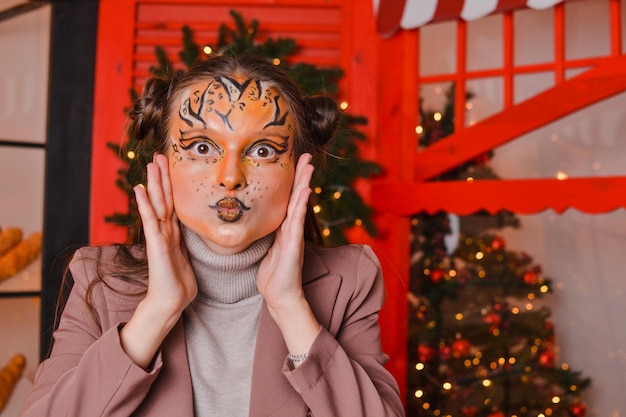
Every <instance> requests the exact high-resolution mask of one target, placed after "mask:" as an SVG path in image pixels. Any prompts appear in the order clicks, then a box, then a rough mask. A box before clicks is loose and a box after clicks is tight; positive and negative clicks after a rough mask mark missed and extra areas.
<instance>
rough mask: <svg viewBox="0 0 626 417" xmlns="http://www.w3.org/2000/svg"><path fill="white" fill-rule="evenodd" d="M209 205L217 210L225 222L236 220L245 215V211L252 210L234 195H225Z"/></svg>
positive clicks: (218, 215)
mask: <svg viewBox="0 0 626 417" xmlns="http://www.w3.org/2000/svg"><path fill="white" fill-rule="evenodd" d="M209 207H211V208H212V209H213V210H215V212H216V214H217V217H219V218H220V220H222V221H225V222H236V221H237V220H239V219H240V218H241V216H243V212H244V211H248V210H250V207H246V205H245V204H243V203H242V202H241V201H239V200H238V199H236V198H232V197H224V198H222V199H221V200H220V201H218V202H217V203H215V205H212V206H209Z"/></svg>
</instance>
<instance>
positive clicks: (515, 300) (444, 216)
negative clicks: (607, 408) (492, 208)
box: [407, 85, 590, 417]
mask: <svg viewBox="0 0 626 417" xmlns="http://www.w3.org/2000/svg"><path fill="white" fill-rule="evenodd" d="M446 97H447V102H446V106H445V108H444V109H443V111H439V112H436V111H432V110H426V109H424V106H423V103H420V113H421V114H420V116H421V120H422V128H423V131H422V134H421V136H420V146H421V147H428V146H430V145H432V144H433V143H434V142H436V141H438V140H441V139H443V138H444V137H446V136H447V135H449V134H450V133H452V131H453V130H454V123H453V120H454V113H453V110H454V85H452V87H451V88H450V89H449V90H448V91H447V92H446ZM470 98H471V95H468V96H467V97H466V99H468V100H469V99H470ZM490 158H491V154H487V155H483V156H481V157H480V158H477V159H475V160H474V161H470V162H468V163H466V164H464V165H463V166H461V167H458V168H457V169H455V170H453V171H451V172H447V173H445V174H444V175H442V176H441V177H439V178H438V180H451V179H467V178H468V177H472V178H475V179H480V178H497V176H496V174H495V173H494V172H493V171H492V170H491V169H490V168H489V164H488V163H489V159H490ZM456 220H458V221H456ZM411 224H412V247H411V254H412V258H411V277H410V293H409V335H408V340H409V342H408V370H407V375H408V378H407V379H408V390H407V392H408V398H407V407H408V415H409V416H438V417H439V416H441V417H443V416H454V417H484V416H489V417H512V416H516V417H523V416H533V417H537V416H548V417H549V416H573V417H582V416H584V415H585V412H586V407H585V404H584V403H583V402H582V401H581V399H580V393H581V391H582V390H584V389H585V388H587V387H588V386H589V384H590V380H589V379H587V378H583V377H581V375H580V373H579V372H574V371H572V370H571V369H569V367H568V366H567V364H564V363H558V353H559V347H558V346H557V345H556V344H555V332H554V326H553V324H552V322H551V320H550V316H551V311H550V308H549V307H548V306H547V305H545V303H542V300H543V299H544V298H545V296H546V295H548V294H550V292H551V291H552V286H551V284H552V282H551V280H550V278H548V277H546V276H544V274H543V273H542V268H541V266H539V265H537V264H535V263H534V262H533V259H532V257H531V256H529V255H528V254H526V253H523V252H516V251H513V250H510V249H508V248H507V245H506V242H505V241H504V239H503V238H502V237H501V236H500V235H498V231H500V230H502V228H504V227H517V226H518V224H519V222H518V219H517V218H516V217H515V216H514V215H513V214H512V213H509V212H501V213H498V214H497V215H494V216H491V215H489V214H488V213H476V214H475V215H473V216H466V217H463V218H461V219H459V218H457V217H455V216H452V215H449V214H448V213H443V212H441V213H435V214H427V213H418V214H416V215H415V216H414V217H413V218H412V221H411ZM453 225H460V226H455V227H453ZM453 229H455V231H458V235H459V236H458V239H456V240H457V241H455V242H450V239H449V237H450V235H451V232H452V230H453Z"/></svg>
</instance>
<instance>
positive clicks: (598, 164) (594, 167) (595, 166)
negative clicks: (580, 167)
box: [591, 161, 602, 171]
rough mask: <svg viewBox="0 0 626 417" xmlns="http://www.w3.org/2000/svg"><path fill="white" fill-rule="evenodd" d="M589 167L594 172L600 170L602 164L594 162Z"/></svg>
mask: <svg viewBox="0 0 626 417" xmlns="http://www.w3.org/2000/svg"><path fill="white" fill-rule="evenodd" d="M591 167H592V168H593V169H595V170H596V171H599V170H600V168H602V164H601V163H600V162H598V161H596V162H594V163H593V164H591Z"/></svg>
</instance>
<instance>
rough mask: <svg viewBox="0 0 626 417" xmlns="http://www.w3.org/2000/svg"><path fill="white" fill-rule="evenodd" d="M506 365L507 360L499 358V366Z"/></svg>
mask: <svg viewBox="0 0 626 417" xmlns="http://www.w3.org/2000/svg"><path fill="white" fill-rule="evenodd" d="M505 363H506V359H504V358H499V359H498V365H500V366H502V365H504V364H505Z"/></svg>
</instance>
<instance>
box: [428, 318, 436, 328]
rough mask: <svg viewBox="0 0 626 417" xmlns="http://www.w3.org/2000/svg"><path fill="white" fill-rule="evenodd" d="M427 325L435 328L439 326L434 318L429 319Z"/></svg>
mask: <svg viewBox="0 0 626 417" xmlns="http://www.w3.org/2000/svg"><path fill="white" fill-rule="evenodd" d="M426 327H428V328H429V329H434V328H435V327H437V323H436V322H435V321H434V320H433V321H429V322H428V324H427V325H426Z"/></svg>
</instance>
